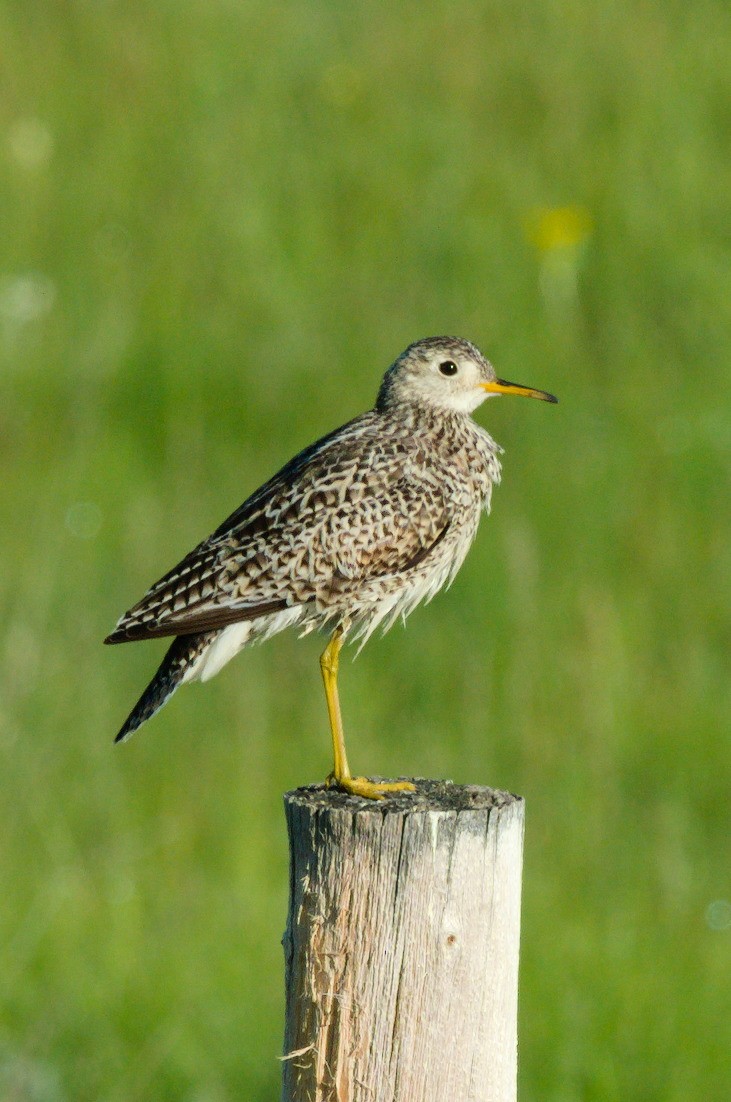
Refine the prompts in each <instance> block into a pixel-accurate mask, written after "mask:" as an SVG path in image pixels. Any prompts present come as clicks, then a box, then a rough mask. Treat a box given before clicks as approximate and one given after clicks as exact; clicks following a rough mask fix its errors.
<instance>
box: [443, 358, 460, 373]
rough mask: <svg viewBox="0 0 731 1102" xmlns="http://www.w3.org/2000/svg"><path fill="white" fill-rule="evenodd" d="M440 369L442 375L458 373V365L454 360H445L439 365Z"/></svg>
mask: <svg viewBox="0 0 731 1102" xmlns="http://www.w3.org/2000/svg"><path fill="white" fill-rule="evenodd" d="M439 370H440V371H441V373H442V375H456V374H457V365H456V363H454V361H453V360H445V361H444V363H441V364H440V365H439Z"/></svg>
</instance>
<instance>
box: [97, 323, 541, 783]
mask: <svg viewBox="0 0 731 1102" xmlns="http://www.w3.org/2000/svg"><path fill="white" fill-rule="evenodd" d="M506 394H515V395H523V396H525V397H529V398H538V399H541V400H543V401H545V402H556V401H557V399H556V398H555V397H554V396H553V395H552V394H549V393H547V392H546V391H543V390H536V389H535V388H533V387H528V386H522V385H520V384H517V383H510V382H507V381H505V380H504V379H499V378H498V377H497V374H496V372H495V369H494V367H493V366H492V364H491V363H490V361H489V360H488V359H487V358H486V357H485V356H484V355H483V354H482V352H480V351H479V349H478V348H477V347H476V346H475V345H474V344H472V343H471V342H470V341H468V340H465V339H464V338H461V337H448V336H441V337H428V338H426V339H424V340H418V341H415V342H414V343H413V344H410V345H409V347H408V348H407V349H406V350H405V351H404V352H402V353H401V355H400V356H399V357H398V358H397V359H396V360H395V361H394V362H393V363H392V364H391V366H390V367H389V368H388V370H387V371H386V373H385V375H384V376H383V380H382V382H381V385H380V388H379V390H378V394H377V397H376V402H375V405H374V407H373V408H372V409H370V410H368V411H367V412H365V413H362V414H360V415H359V416H357V417H355V418H354V419H353V420H351V421H348V422H347V423H346V424H345V425H343V426H342V427H340V428H338V429H336V430H335V431H334V432H331V433H329V434H328V435H326V436H323V437H322V438H321V439H320V440H317V441H316V442H315V443H314V444H311V445H310V446H309V447H306V448H305V449H304V450H303V451H301V452H299V453H298V454H297V455H295V456H294V458H293V459H291V460H290V461H289V462H288V463H287V464H285V466H284V467H282V469H281V470H280V471H278V473H276V474H275V475H274V476H273V477H272V478H270V479H269V481H268V482H265V483H264V484H263V485H262V486H261V487H260V488H259V489H258V490H256V491H255V492H254V493H253V494H251V496H250V497H248V498H247V499H246V501H244V503H243V505H241V506H240V507H239V508H238V509H236V511H235V512H234V513H232V514H231V516H229V517H228V519H227V520H225V521H224V522H223V524H221V525H220V526H219V527H218V528H217V529H216V530H215V531H214V532H213V534H212V535H211V536H209V537H208V538H207V539H205V540H203V542H202V543H200V544H198V546H197V547H195V548H194V549H193V550H192V551H191V552H190V553H189V554H188V555H186V556H185V558H184V559H182V560H181V562H179V563H178V565H177V566H175V567H173V569H172V570H170V571H169V572H168V573H167V574H165V575H164V576H163V577H162V578H160V580H159V581H157V582H155V584H154V585H152V586H151V587H150V589H149V590H148V591H147V593H145V595H144V596H143V597H142V599H141V600H140V601H138V603H137V604H135V605H134V606H133V607H132V608H131V609H129V611H128V612H125V613H124V615H123V616H121V617H120V619H119V621H118V622H117V625H116V627H115V629H114V631H113V632H112V633H111V634H110V635H109V636H107V638H106V639H105V640H104V641H105V643H126V642H132V641H135V640H141V639H156V638H159V637H172V643H171V645H170V647H169V649H168V651H167V653H166V654H165V657H164V658H163V660H162V663H161V665H160V667H159V669H158V670H157V673H156V674H155V676H154V677H153V678H152V681H151V682H150V683H149V685H148V686H147V688H146V689H145V691H144V692H143V694H142V696H141V697H140V699H139V701H138V702H137V704H136V705H135V707H134V708H133V709H132V711H131V713H130V715H129V716H128V718H127V719H126V721H125V723H124V725H123V726H122V728H121V730H120V731H119V734H118V735H117V737H116V739H115V742H123V741H124V740H126V739H128V738H129V737H130V735H131V734H132V733H133V732H134V731H136V730H137V728H138V727H140V726H141V725H142V724H143V723H145V722H146V721H147V720H148V719H150V718H151V717H152V716H153V715H155V713H156V712H158V711H159V710H160V708H162V706H163V705H164V704H165V703H166V702H167V701H168V700H169V699H170V697H171V696H172V694H173V693H174V692H175V691H176V689H178V688H179V687H180V686H181V685H184V684H187V683H188V682H192V681H208V680H210V678H212V677H213V676H214V675H215V674H216V673H218V672H219V670H221V669H222V668H223V666H225V665H226V663H227V662H229V661H230V660H231V659H232V658H233V657H234V656H235V655H236V654H237V653H238V652H239V651H240V650H242V649H243V648H245V647H247V646H250V645H251V644H252V643H255V642H261V641H263V640H266V639H269V638H271V637H272V636H273V635H276V634H277V633H279V632H281V631H283V630H284V629H286V628H296V629H298V630H299V632H300V634H301V635H306V634H308V633H309V632H311V631H313V630H315V629H318V630H326V631H328V632H329V640H328V643H327V645H326V647H325V649H324V651H323V652H322V654H321V656H320V669H321V674H322V679H323V684H324V688H325V699H326V703H327V712H328V719H329V724H330V735H331V738H332V747H333V768H332V770H331V772H330V774H329V775H328V777H327V782H326V783H327V784H329V785H333V786H335V787H337V788H339V789H341V790H344V791H345V792H347V793H350V794H351V795H353V796H360V797H363V798H365V799H370V800H381V799H384V798H385V797H387V796H388V795H389V794H390V793H394V792H402V791H411V790H413V788H414V785H413V784H412V783H411V782H409V781H403V780H402V781H376V780H372V779H369V778H368V777H365V776H358V775H354V774H353V773H352V772H351V770H350V766H349V764H348V758H347V754H346V749H345V738H344V733H343V722H342V716H341V710H340V699H339V694H338V665H339V657H340V651H341V648H342V646H343V644H344V642H345V641H346V640H347V641H349V642H352V641H360V644H361V646H362V645H363V644H364V643H365V642H366V640H367V639H368V637H369V636H370V635H371V634H372V633H373V632H374V631H375V629H376V628H378V627H379V626H381V627H382V628H383V630H384V631H386V630H388V628H389V627H391V626H392V624H393V623H394V622H395V621H396V620H397V619H398V618H399V617H401V618H402V619H403V620H405V619H406V617H407V616H408V614H409V613H410V612H412V610H413V609H414V608H415V607H416V606H417V605H418V604H420V603H421V602H426V601H429V600H431V598H432V597H433V596H434V595H435V594H436V593H437V591H438V590H440V589H441V588H442V587H444V586H446V585H448V584H449V583H450V582H451V581H452V580H453V579H454V577H455V575H456V573H457V571H458V570H459V568H460V566H461V565H462V563H463V561H464V559H465V556H466V554H467V551H468V550H469V548H470V545H471V544H472V541H473V539H474V537H475V534H476V532H477V527H478V522H479V520H480V517H481V515H482V513H483V512H489V511H490V503H491V497H492V490H493V487H494V486H496V485H497V484H498V483H499V482H500V478H501V462H500V455H501V454H502V448H501V447H500V446H499V445H498V444H497V443H496V442H495V441H494V440H493V438H492V437H491V436H490V434H489V433H488V432H487V431H486V430H485V429H484V428H482V427H481V426H480V425H478V424H477V422H476V421H475V420H474V419H473V417H472V414H473V413H474V411H475V410H476V409H477V407H478V406H479V405H480V404H481V403H482V402H483V401H484V400H485V399H487V398H492V397H496V396H498V395H506Z"/></svg>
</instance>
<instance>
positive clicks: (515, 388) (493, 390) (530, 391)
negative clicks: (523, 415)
mask: <svg viewBox="0 0 731 1102" xmlns="http://www.w3.org/2000/svg"><path fill="white" fill-rule="evenodd" d="M480 386H481V387H482V389H483V390H486V391H487V392H488V394H522V395H523V397H524V398H540V399H541V401H542V402H558V398H555V397H554V395H553V394H549V393H548V391H546V390H535V389H534V387H532V386H521V384H520V383H507V382H506V381H505V379H494V380H493V382H491V383H480Z"/></svg>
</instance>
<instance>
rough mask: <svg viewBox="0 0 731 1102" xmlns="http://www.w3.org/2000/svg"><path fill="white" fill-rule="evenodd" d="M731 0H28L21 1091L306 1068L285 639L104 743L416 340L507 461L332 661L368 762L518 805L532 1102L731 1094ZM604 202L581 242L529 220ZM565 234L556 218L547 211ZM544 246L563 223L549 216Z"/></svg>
mask: <svg viewBox="0 0 731 1102" xmlns="http://www.w3.org/2000/svg"><path fill="white" fill-rule="evenodd" d="M730 24H731V14H730V9H729V7H728V4H727V3H726V2H725V0H696V2H695V3H694V4H693V5H692V6H688V5H687V4H684V3H682V4H681V3H676V2H675V0H632V2H631V3H630V2H629V0H618V2H617V3H614V4H611V5H606V4H600V3H598V2H595V0H592V2H589V3H587V2H583V0H582V2H578V0H563V2H560V3H559V2H558V0H542V2H541V3H537V2H529V3H528V4H522V3H518V2H517V0H508V2H507V3H497V2H495V0H489V2H487V3H484V4H482V3H476V2H473V0H450V2H448V3H447V2H445V0H437V2H435V3H429V4H428V5H425V4H423V3H415V2H407V3H402V4H392V3H383V2H381V0H378V2H374V3H372V4H359V5H338V4H335V3H316V2H315V3H311V4H308V3H304V2H301V0H295V2H294V3H292V4H289V5H265V4H254V3H247V2H243V0H238V2H229V3H215V2H213V3H211V2H210V0H209V2H206V3H204V2H202V0H179V2H178V3H172V2H170V0H159V2H157V3H152V2H151V0H147V2H142V0H127V2H125V3H124V4H123V3H121V2H115V0H107V2H103V3H90V2H82V0H70V2H68V3H60V2H54V0H50V2H49V0H45V2H43V3H41V2H38V0H22V2H21V0H8V2H6V3H5V4H4V5H3V6H2V8H0V61H1V64H0V92H1V94H0V222H1V223H2V233H1V234H0V463H1V470H0V481H1V490H0V510H1V511H0V570H1V573H0V657H1V659H2V661H1V663H0V1097H2V1098H3V1100H12V1102H21V1100H22V1102H62V1100H63V1102H66V1100H68V1102H70V1100H74V1102H86V1100H89V1102H91V1100H94V1102H100V1100H104V1102H136V1100H148V1099H154V1100H168V1099H170V1100H176V1102H177V1100H184V1102H224V1100H227V1102H228V1100H234V1099H247V1100H251V1102H264V1100H271V1099H273V1098H276V1097H278V1081H279V1070H280V1069H279V1064H278V1062H277V1058H276V1057H277V1054H278V1053H279V1052H280V1051H281V1048H280V1044H281V1025H282V960H281V948H280V945H279V939H280V935H281V932H282V929H283V926H284V920H285V905H286V883H287V869H286V840H285V830H284V822H283V815H282V809H281V793H282V791H283V790H285V789H287V788H291V787H295V786H296V785H298V784H301V783H305V782H309V781H312V780H317V779H320V778H322V777H323V776H324V775H325V773H326V772H327V770H328V768H329V764H330V761H329V747H328V736H327V728H326V718H325V710H324V703H323V700H322V692H321V686H320V679H319V671H318V667H317V655H318V652H319V649H320V646H321V644H320V643H319V642H318V640H316V639H312V638H310V639H307V640H304V641H297V639H296V638H294V637H291V638H290V637H288V636H282V637H280V638H278V639H276V640H275V641H273V642H270V643H269V644H268V645H267V646H266V647H264V648H261V649H257V650H254V651H252V652H250V653H248V654H245V655H243V656H241V657H240V658H239V659H238V660H237V661H236V662H235V663H233V664H232V665H231V666H229V667H228V668H227V669H226V671H225V672H224V673H223V674H222V675H221V676H220V677H219V678H218V679H216V680H215V681H214V682H213V683H211V684H209V685H207V686H205V687H196V688H194V689H188V690H185V691H183V692H181V693H180V694H179V695H178V696H177V697H176V698H175V699H174V701H173V702H171V704H170V705H169V706H168V707H167V708H166V709H165V710H164V712H163V713H161V714H160V716H159V717H158V718H156V719H155V721H154V722H153V723H152V724H151V725H150V726H149V727H147V728H145V729H144V731H143V732H141V733H140V735H139V736H138V737H136V738H135V740H134V741H133V742H132V743H131V744H129V745H127V746H125V747H123V748H120V749H116V750H113V749H112V746H111V739H112V736H113V735H114V733H115V732H116V730H117V729H118V727H119V725H120V723H121V721H122V719H123V718H124V716H125V715H126V712H127V710H128V709H129V707H130V706H131V705H132V704H133V702H134V700H135V699H136V697H137V695H138V693H139V692H140V691H141V689H142V687H143V686H144V684H145V683H146V680H147V678H148V677H149V676H150V675H151V673H152V672H153V669H154V667H155V665H156V663H157V661H158V660H159V656H160V653H161V651H162V649H163V647H162V645H155V644H149V645H139V646H135V647H130V648H118V649H114V650H112V649H104V648H102V646H101V639H102V638H103V636H104V635H105V634H106V633H107V632H108V631H109V630H110V628H111V627H112V626H113V624H114V622H115V620H116V618H117V616H118V614H119V613H120V612H121V611H122V610H124V609H125V608H127V607H128V606H129V605H130V604H132V603H133V602H134V601H135V600H136V599H137V598H138V597H139V596H140V595H141V594H142V592H143V591H144V589H145V588H146V587H147V585H148V584H149V583H150V582H152V581H153V580H154V579H155V578H156V577H158V576H159V575H160V574H161V573H162V572H163V571H164V570H165V569H167V568H168V567H169V566H171V565H172V564H173V563H174V562H175V561H177V559H178V558H179V557H181V556H182V554H183V553H185V552H186V551H187V550H188V549H189V548H190V546H192V544H193V543H194V542H196V541H197V540H198V539H200V538H202V537H203V536H205V535H206V534H207V533H208V532H209V531H211V530H212V528H213V527H214V526H216V525H217V524H218V523H219V521H220V520H221V519H222V518H223V516H224V515H226V514H227V513H228V512H229V511H230V510H232V509H233V508H234V507H235V506H236V505H237V504H238V503H239V502H240V501H241V500H242V499H243V498H244V497H245V496H246V495H247V494H248V493H249V492H250V491H251V490H253V489H254V488H255V487H256V486H257V485H258V484H259V482H260V481H261V480H262V479H264V478H265V477H267V476H268V475H269V474H270V473H272V471H273V470H274V469H275V468H276V467H277V466H278V465H279V464H281V463H282V462H283V461H284V460H285V459H287V458H288V457H289V456H290V455H291V454H292V453H293V452H294V451H295V450H297V449H298V448H300V447H301V446H303V445H305V444H306V443H308V442H309V441H310V440H311V439H312V438H313V437H314V436H315V435H316V434H320V433H323V432H325V431H327V430H329V429H330V428H332V427H334V426H335V425H337V424H338V423H341V422H343V421H345V420H346V419H348V418H349V417H351V416H352V415H353V414H355V413H357V412H359V411H360V410H362V409H364V408H366V407H367V406H369V405H370V404H371V402H372V400H373V397H374V394H375V390H376V387H377V384H378V381H379V379H380V375H381V372H382V371H383V369H385V367H386V366H387V365H388V363H389V362H390V361H391V360H392V359H393V358H394V357H395V355H396V354H397V353H398V352H399V351H401V349H402V348H403V347H405V345H406V344H407V343H409V342H410V341H411V340H414V339H416V338H418V337H420V336H426V335H429V334H434V333H440V332H448V333H457V334H461V335H465V336H468V337H470V338H471V339H473V340H475V341H476V342H477V343H478V344H479V345H480V346H481V347H482V348H483V349H484V350H485V351H486V352H487V353H488V354H489V355H490V356H491V358H492V359H493V360H494V362H495V364H496V366H497V369H498V372H499V374H501V375H503V376H504V377H507V378H509V379H516V380H518V381H520V382H525V383H529V384H532V385H535V386H538V387H545V388H547V389H549V390H552V391H555V392H556V393H557V394H558V395H559V396H560V399H561V404H560V405H559V406H557V407H555V408H554V407H549V406H545V405H542V404H540V403H535V402H521V401H518V400H515V401H513V400H507V399H506V400H503V401H500V402H491V403H489V404H488V405H486V406H485V407H483V408H482V409H481V410H480V411H479V413H478V415H477V416H478V419H479V420H480V422H481V423H483V424H485V425H486V426H487V427H489V429H490V431H491V432H493V433H494V435H495V437H496V438H497V439H498V440H499V441H500V442H501V443H502V444H503V445H504V446H505V448H506V455H505V464H504V483H503V485H502V486H501V487H500V489H499V490H498V491H496V494H495V496H494V501H493V506H494V507H493V515H492V517H491V518H490V520H489V521H488V522H487V523H485V524H484V526H483V528H482V530H481V532H480V535H479V538H478V541H477V543H476V545H475V547H474V549H473V551H472V552H471V554H470V556H469V558H468V560H467V563H466V565H465V567H464V569H463V570H462V572H461V574H460V576H459V578H458V580H457V581H456V583H455V585H454V587H453V588H452V590H451V591H450V592H449V593H448V594H446V595H441V596H440V597H439V598H437V600H435V602H434V603H433V604H432V605H431V606H430V607H429V608H428V609H421V610H419V611H417V612H416V613H415V614H414V615H413V617H412V618H411V620H410V621H409V624H408V628H407V630H406V631H405V632H404V631H403V629H401V628H397V629H395V630H394V631H393V632H392V633H391V634H390V635H389V636H387V637H386V638H385V639H383V640H378V641H375V640H374V641H373V642H371V644H369V646H368V647H367V648H366V650H365V651H364V653H363V654H362V656H361V657H360V658H359V660H358V662H357V663H356V664H355V665H351V664H350V663H349V662H346V663H345V664H344V666H343V668H342V675H341V686H342V695H343V700H344V709H345V716H346V723H347V730H348V732H349V748H350V755H351V760H352V762H353V764H354V765H355V767H356V768H358V769H361V770H365V771H371V772H380V773H382V774H404V773H406V774H409V773H416V774H422V775H434V776H449V777H452V778H454V779H455V780H457V781H465V782H480V783H492V784H494V785H497V786H502V787H506V788H509V789H511V790H513V791H518V792H521V793H522V794H524V795H525V797H526V799H527V807H528V823H527V836H526V864H525V889H524V926H523V940H522V971H521V1006H520V1039H521V1046H520V1047H521V1060H520V1091H521V1098H522V1099H523V1102H594V1100H597V1102H598V1100H602V1102H614V1100H617V1102H620V1100H621V1102H631V1100H640V1099H641V1100H643V1102H655V1100H657V1102H660V1100H662V1102H680V1100H681V1099H682V1100H683V1102H685V1100H687V1099H701V1098H703V1099H709V1100H715V1099H721V1098H726V1097H727V1096H728V1089H729V1082H730V1081H731V1055H730V1054H731V1036H730V1033H729V1021H731V904H730V903H729V901H730V900H731V873H730V868H731V861H730V858H731V845H730V841H729V840H730V837H731V831H730V829H729V827H730V822H731V806H730V801H729V793H730V792H731V750H730V745H729V728H730V726H731V724H730V722H729V721H730V720H731V699H730V687H729V669H728V652H729V642H730V641H731V638H730V632H729V619H728V607H729V596H730V593H729V576H730V575H729V567H730V565H731V564H730V562H729V547H730V546H731V540H730V538H729V537H730V533H729V525H728V506H729V480H728V470H729V452H730V450H731V416H730V412H731V409H730V406H731V403H730V402H729V391H730V389H731V386H730V383H729V336H730V335H731V275H730V274H729V273H730V270H731V269H730V268H729V243H730V241H729V237H730V234H729V226H731V217H730V213H731V212H730V210H729V195H731V171H730V166H729V144H730V141H731V127H730V126H729V110H728V109H729V97H730V94H731V69H730V68H729V65H728V50H729V43H730V42H731V33H730V31H731V27H730ZM567 206H568V207H571V208H574V209H575V212H577V216H578V218H579V220H580V221H583V222H584V223H585V224H586V226H587V227H588V229H589V232H588V234H586V235H585V237H584V239H583V240H582V241H581V242H577V243H575V244H571V242H570V241H569V240H568V239H566V238H565V236H564V238H562V236H561V233H560V232H558V236H557V239H556V241H555V242H554V244H553V246H550V247H549V244H550V243H549V242H546V241H544V242H543V245H544V246H545V247H541V246H540V245H539V244H538V243H537V240H536V232H537V231H536V225H537V224H538V223H540V220H541V219H543V225H544V230H545V227H546V226H548V227H549V230H550V227H551V226H554V227H555V226H556V225H558V227H559V231H560V226H561V219H562V216H561V215H560V214H551V213H548V214H545V213H543V214H541V213H540V212H541V211H544V212H545V211H549V212H551V211H555V210H557V209H560V208H565V207H567ZM538 232H539V233H540V231H538ZM544 236H545V234H544Z"/></svg>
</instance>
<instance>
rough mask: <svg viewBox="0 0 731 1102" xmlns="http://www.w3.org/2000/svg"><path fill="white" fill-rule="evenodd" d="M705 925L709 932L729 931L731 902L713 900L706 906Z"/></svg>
mask: <svg viewBox="0 0 731 1102" xmlns="http://www.w3.org/2000/svg"><path fill="white" fill-rule="evenodd" d="M706 925H707V926H708V928H709V929H710V930H729V929H731V902H729V900H728V899H714V900H713V902H712V903H709V904H708V906H707V907H706Z"/></svg>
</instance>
